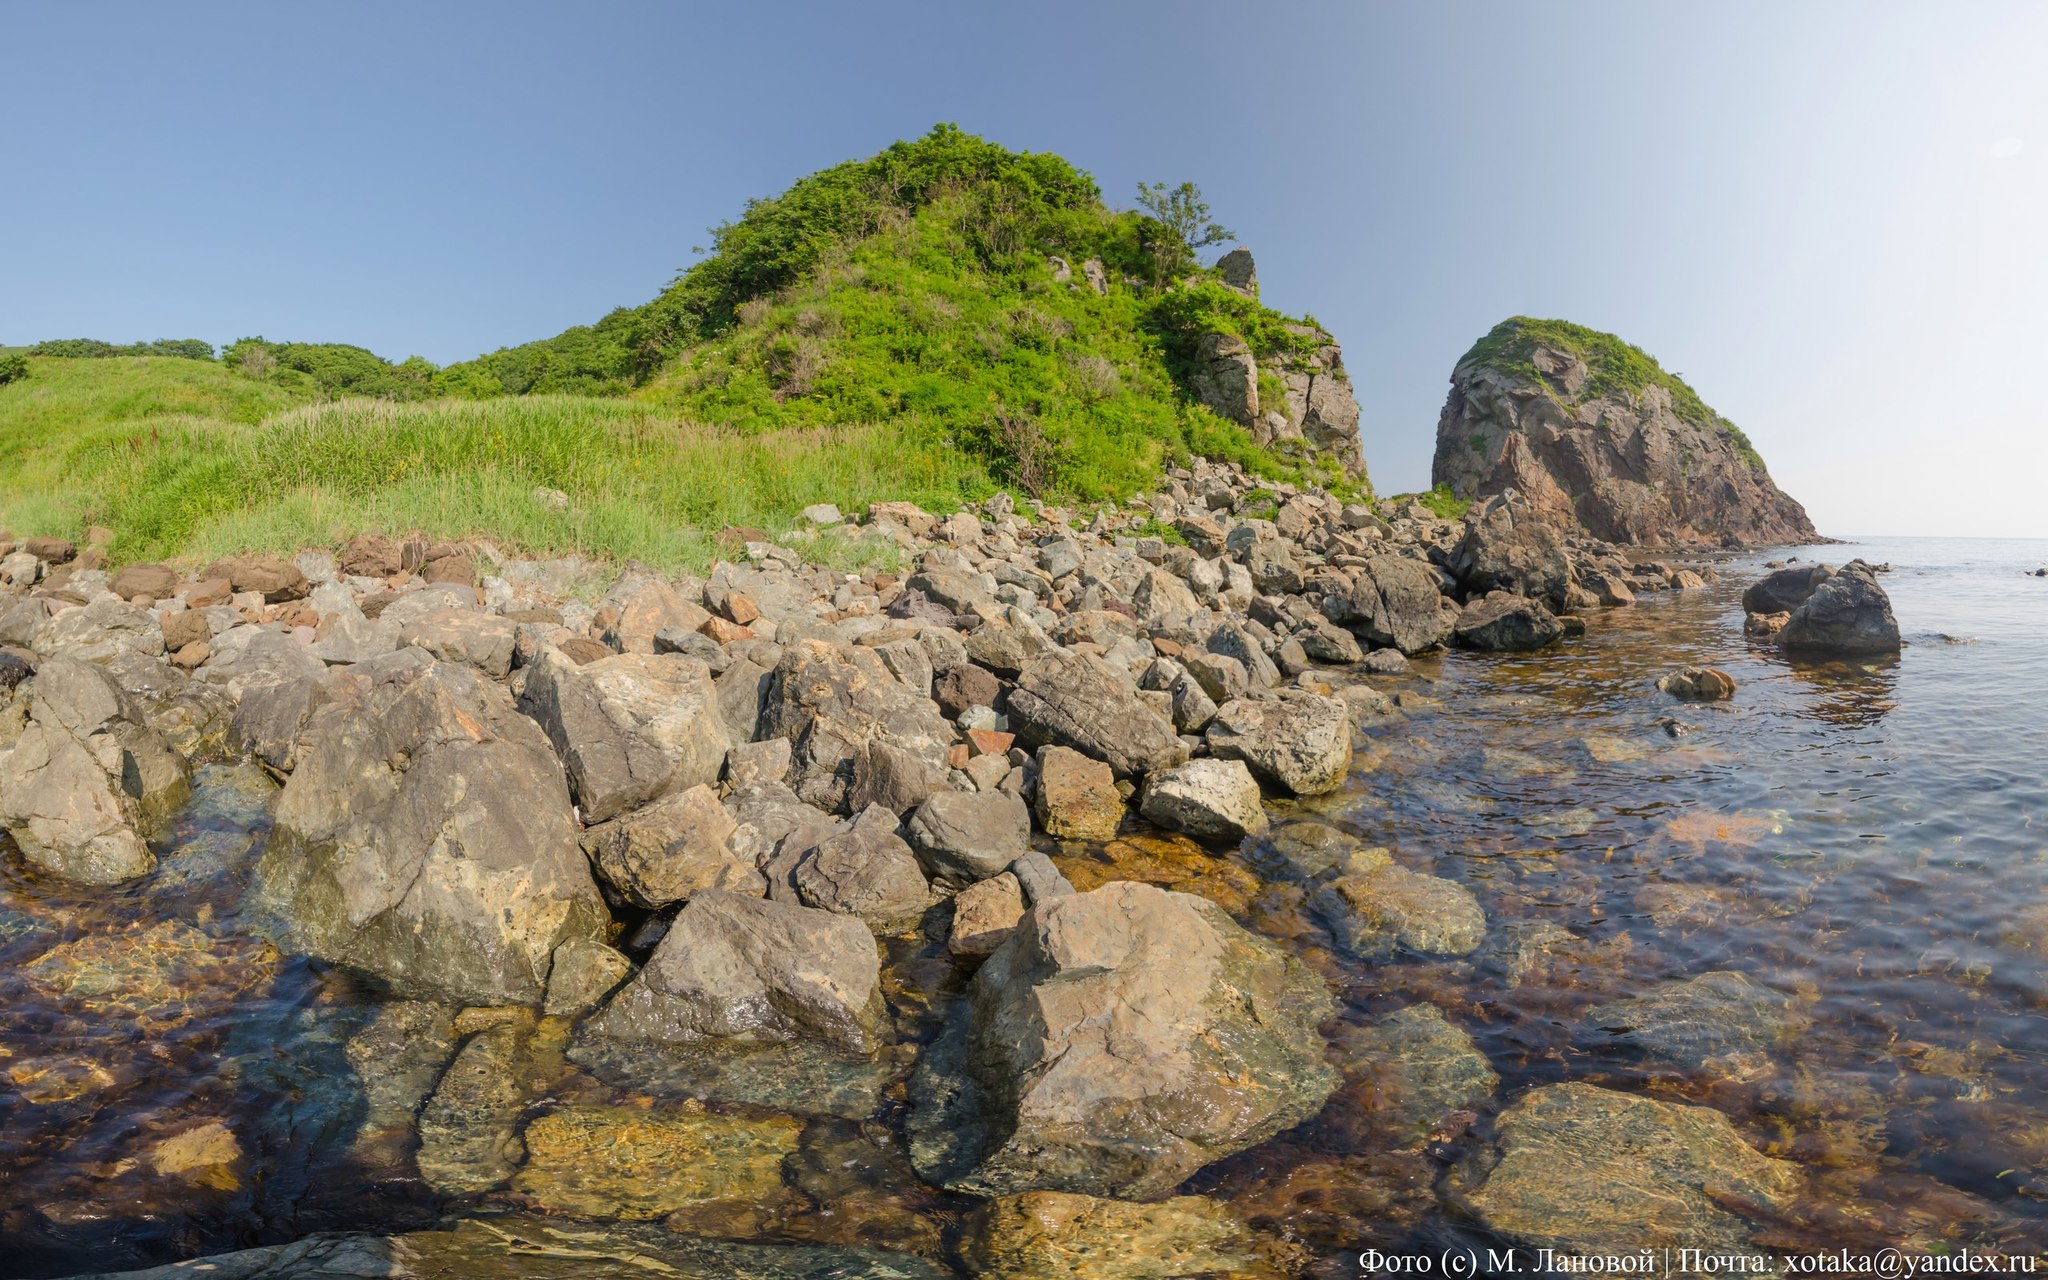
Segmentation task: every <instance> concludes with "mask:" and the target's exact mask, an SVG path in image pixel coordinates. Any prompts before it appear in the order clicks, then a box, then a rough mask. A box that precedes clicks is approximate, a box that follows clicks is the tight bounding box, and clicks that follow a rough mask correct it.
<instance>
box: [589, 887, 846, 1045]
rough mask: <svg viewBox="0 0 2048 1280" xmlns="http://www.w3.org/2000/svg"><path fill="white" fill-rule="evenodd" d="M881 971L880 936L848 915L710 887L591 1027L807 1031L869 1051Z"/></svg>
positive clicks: (654, 1034)
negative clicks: (743, 895)
mask: <svg viewBox="0 0 2048 1280" xmlns="http://www.w3.org/2000/svg"><path fill="white" fill-rule="evenodd" d="M880 973H881V963H880V960H879V958H878V957H877V955H876V952H875V939H874V935H873V934H871V933H869V932H868V928H867V926H866V925H864V924H862V923H861V922H860V921H859V920H857V919H855V918H853V917H851V916H843V915H835V914H833V913H832V912H829V911H819V910H815V909H813V908H810V907H801V906H796V905H794V904H789V903H780V902H767V901H763V900H761V899H758V898H743V897H737V896H735V895H733V894H729V893H716V892H713V893H703V894H699V895H697V896H696V897H694V898H692V899H691V900H690V902H689V904H688V905H687V906H685V907H684V908H683V910H682V912H681V914H679V915H678V916H677V917H676V920H675V924H674V925H673V926H672V927H671V928H670V929H669V931H668V935H667V936H666V937H664V938H663V939H662V941H661V945H660V946H659V947H657V948H655V952H654V955H653V956H652V957H651V958H650V959H649V960H648V962H647V965H646V967H645V968H643V969H641V971H640V972H639V974H638V975H636V976H635V977H634V979H633V981H632V982H630V983H628V984H627V985H626V987H625V988H624V989H623V990H622V991H620V992H619V994H618V995H616V996H614V997H613V998H612V1000H611V1002H610V1003H609V1004H607V1005H606V1006H605V1007H604V1009H603V1010H602V1011H600V1012H599V1013H598V1014H597V1016H596V1019H595V1021H594V1023H593V1027H592V1029H593V1031H594V1032H595V1033H597V1034H600V1035H605V1036H610V1037H613V1038H616V1039H626V1040H651V1041H656V1042H661V1043H669V1044H689V1043H692V1042H696V1041H701V1040H706V1039H714V1038H715V1039H729V1040H738V1041H741V1042H745V1043H753V1044H777V1043H781V1042H784V1041H789V1040H796V1039H810V1040H815V1041H818V1042H820V1043H823V1044H827V1045H832V1046H836V1047H838V1048H842V1049H845V1050H847V1051H850V1052H853V1053H868V1052H870V1051H872V1050H873V1048H874V1047H875V1045H876V1043H877V1037H878V1035H879V1034H880V1027H881V1016H882V993H881V985H880Z"/></svg>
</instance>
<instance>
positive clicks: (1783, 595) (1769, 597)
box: [1742, 564, 1835, 613]
mask: <svg viewBox="0 0 2048 1280" xmlns="http://www.w3.org/2000/svg"><path fill="white" fill-rule="evenodd" d="M1834 576H1835V571H1834V570H1833V569H1830V568H1829V567H1828V566H1826V565H1824V564H1797V565H1793V566H1791V567H1790V568H1786V569H1778V570H1774V571H1773V572H1771V573H1767V574H1765V575H1764V576H1763V577H1762V578H1759V579H1758V580H1757V581H1755V582H1752V583H1750V584H1749V586H1748V588H1747V589H1745V590H1744V591H1743V593H1742V608H1743V610H1744V611H1745V612H1747V613H1790V612H1792V611H1793V610H1794V609H1797V608H1798V607H1799V606H1800V605H1802V604H1805V603H1806V598H1807V597H1808V596H1810V595H1812V594H1813V593H1814V590H1815V589H1816V588H1818V587H1819V586H1820V585H1821V584H1822V583H1823V582H1826V581H1827V580H1828V579H1829V578H1832V577H1834Z"/></svg>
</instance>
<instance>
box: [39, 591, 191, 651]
mask: <svg viewBox="0 0 2048 1280" xmlns="http://www.w3.org/2000/svg"><path fill="white" fill-rule="evenodd" d="M35 647H36V648H38V649H40V650H42V651H43V652H44V653H47V654H50V655H53V656H55V655H59V654H61V655H63V656H65V657H68V658H76V659H78V660H79V661H81V662H111V661H112V660H114V659H115V658H118V657H120V656H121V655H123V654H128V653H139V654H142V655H144V656H145V657H152V658H154V657H159V656H161V655H162V654H163V651H164V629H163V624H162V623H160V622H158V621H157V617H156V615H155V614H153V613H151V612H150V611H149V610H147V609H141V608H137V607H136V606H135V605H132V604H126V603H123V602H122V601H119V600H115V599H113V598H111V597H108V596H101V597H100V598H99V599H97V600H95V601H93V602H92V603H91V604H89V605H87V606H85V607H84V608H83V609H65V610H63V611H62V612H59V613H57V614H55V615H54V616H52V617H51V619H50V621H49V623H48V625H46V626H45V627H44V628H43V629H42V631H41V632H40V633H39V634H38V635H37V637H36V641H35Z"/></svg>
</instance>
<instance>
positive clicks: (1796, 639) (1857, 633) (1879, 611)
mask: <svg viewBox="0 0 2048 1280" xmlns="http://www.w3.org/2000/svg"><path fill="white" fill-rule="evenodd" d="M1778 647H1779V648H1780V649H1784V650H1787V651H1792V652H1799V653H1811V654H1878V653H1897V652H1898V651H1899V623H1898V619H1896V618H1894V617H1893V616H1892V602H1891V597H1889V596H1887V595H1886V594H1885V591H1884V588H1883V587H1880V586H1878V585H1877V575H1876V574H1875V573H1874V572H1872V570H1871V568H1870V566H1869V565H1867V564H1865V563H1863V561H1861V560H1851V561H1850V562H1849V563H1847V564H1845V565H1843V566H1842V567H1841V569H1840V570H1839V571H1838V572H1836V573H1835V574H1834V576H1832V577H1830V578H1829V579H1828V580H1827V581H1825V582H1823V583H1821V584H1820V585H1819V586H1817V587H1815V588H1814V590H1813V594H1812V595H1810V596H1808V597H1807V598H1806V599H1805V601H1803V602H1802V603H1801V604H1800V605H1799V607H1798V608H1796V609H1794V610H1792V616H1791V617H1790V618H1788V619H1786V621H1785V625H1784V626H1783V627H1782V628H1780V629H1779V631H1778Z"/></svg>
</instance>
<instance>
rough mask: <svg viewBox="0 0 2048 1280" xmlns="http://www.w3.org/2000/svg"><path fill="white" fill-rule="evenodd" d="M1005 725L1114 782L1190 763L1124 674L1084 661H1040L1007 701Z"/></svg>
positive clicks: (1075, 657) (1073, 656) (1061, 657)
mask: <svg viewBox="0 0 2048 1280" xmlns="http://www.w3.org/2000/svg"><path fill="white" fill-rule="evenodd" d="M1009 705H1010V724H1011V728H1012V729H1014V730H1015V731H1016V733H1017V736H1018V737H1019V738H1020V739H1021V740H1022V741H1024V742H1025V743H1027V744H1029V745H1031V746H1034V747H1036V746H1041V745H1058V746H1064V747H1071V748H1073V749H1074V750H1076V751H1078V752H1080V753H1081V754H1083V755H1086V756H1092V757H1093V758H1095V759H1097V760H1101V761H1104V762H1105V763H1107V764H1108V765H1109V767H1110V768H1111V769H1112V770H1113V771H1114V772H1115V773H1116V775H1117V776H1118V777H1135V776H1142V775H1144V774H1146V773H1149V772H1151V771H1152V770H1154V769H1167V768H1171V767H1172V766H1174V765H1177V764H1179V763H1180V762H1181V761H1183V760H1186V759H1187V758H1188V749H1187V746H1186V744H1185V743H1183V742H1182V741H1181V740H1180V739H1179V737H1177V736H1176V735H1175V734H1174V731H1173V725H1172V724H1170V723H1168V722H1167V720H1166V719H1165V718H1164V717H1162V716H1160V715H1159V714H1158V713H1157V712H1155V711H1153V710H1152V708H1151V707H1149V706H1147V705H1146V704H1145V702H1144V701H1143V700H1142V699H1141V698H1140V697H1139V696H1138V687H1137V685H1136V683H1134V682H1133V681H1132V679H1131V678H1130V676H1129V675H1128V674H1126V673H1125V672H1123V671H1121V670H1118V669H1117V668H1115V667H1112V666H1111V665H1109V664H1108V663H1107V662H1104V661H1103V660H1102V659H1100V658H1097V657H1094V656H1093V655H1090V654H1079V653H1068V654H1055V655H1053V656H1051V657H1048V658H1043V659H1040V660H1039V661H1038V662H1035V663H1033V664H1032V665H1031V667H1030V668H1029V669H1028V670H1026V671H1025V672H1024V674H1023V675H1022V676H1021V677H1020V678H1019V679H1018V681H1017V687H1016V689H1014V690H1012V691H1011V693H1010V704H1009Z"/></svg>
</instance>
